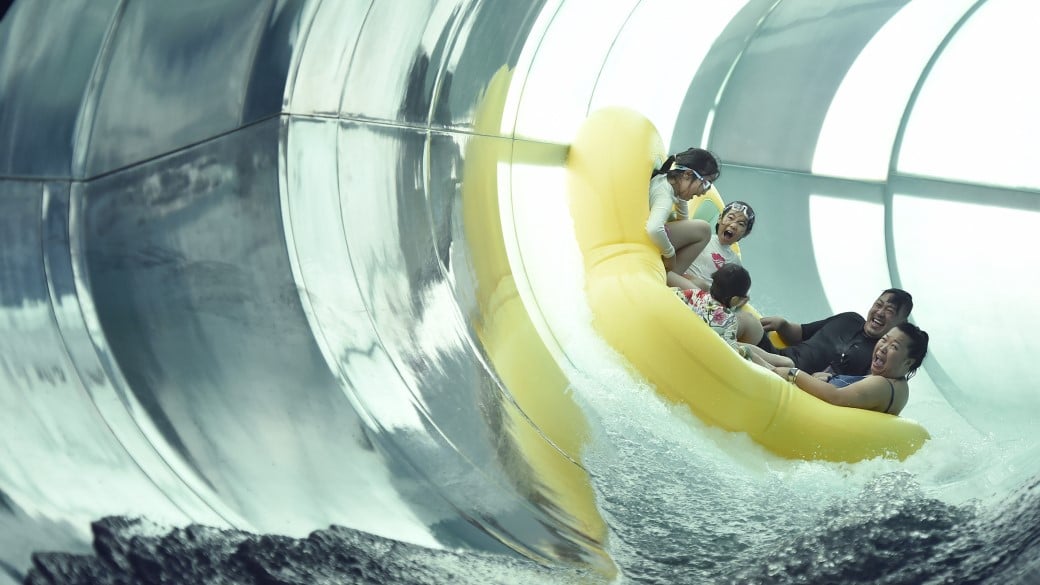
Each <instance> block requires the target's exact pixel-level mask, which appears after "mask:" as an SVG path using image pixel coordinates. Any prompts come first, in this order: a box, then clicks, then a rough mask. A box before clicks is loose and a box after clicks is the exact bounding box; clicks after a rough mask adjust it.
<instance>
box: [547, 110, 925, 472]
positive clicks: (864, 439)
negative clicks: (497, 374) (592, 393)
mask: <svg viewBox="0 0 1040 585" xmlns="http://www.w3.org/2000/svg"><path fill="white" fill-rule="evenodd" d="M663 158H664V147H663V144H662V142H661V137H660V135H659V134H658V132H657V129H656V128H654V126H653V124H652V123H651V122H650V121H649V120H647V119H646V118H645V117H644V116H642V115H641V114H639V113H637V112H634V111H631V110H627V109H623V108H609V109H604V110H600V111H598V112H596V113H594V114H593V115H591V116H590V117H589V119H588V120H587V121H586V122H585V124H584V125H583V127H582V128H581V130H580V132H579V134H578V136H577V138H576V140H575V141H574V143H573V144H572V145H571V150H570V153H569V155H568V160H567V166H568V173H569V189H570V197H571V201H570V205H571V214H572V216H573V218H574V227H575V235H576V237H577V241H578V244H579V246H580V248H581V251H582V254H583V256H584V261H585V278H586V282H585V287H586V295H587V297H588V301H589V306H590V307H591V309H592V314H593V326H594V327H595V329H596V330H597V331H598V332H599V333H600V335H602V336H603V337H604V338H605V339H606V341H607V343H609V344H610V345H611V346H612V347H613V348H614V349H616V350H617V351H618V352H619V353H620V354H621V355H622V356H623V357H624V358H625V359H627V360H628V362H629V363H630V364H631V366H632V367H633V368H634V369H635V370H637V371H638V373H639V374H641V376H642V377H643V378H645V379H646V380H647V381H648V382H649V383H650V384H651V385H653V386H654V387H655V388H656V390H657V392H658V393H659V394H660V395H661V396H663V397H664V398H666V399H668V400H670V401H672V402H676V403H681V404H685V405H686V406H688V407H689V408H690V410H691V411H692V412H693V414H695V415H696V416H697V417H699V418H700V419H701V420H703V421H705V422H706V423H708V424H711V425H714V426H717V427H721V428H723V429H726V430H730V431H738V432H744V433H747V434H748V435H749V436H750V437H751V439H752V440H754V441H755V442H757V443H759V444H760V445H762V446H763V447H765V448H766V449H768V450H769V451H772V452H773V453H776V454H777V455H780V456H781V457H786V458H790V459H821V460H827V461H847V462H855V461H860V460H864V459H870V458H874V457H879V456H882V457H896V458H899V459H904V458H906V457H907V456H908V455H910V454H911V453H913V452H915V451H916V450H917V449H919V448H920V447H921V445H922V444H924V442H925V441H926V440H928V438H929V435H928V432H927V431H926V430H925V429H924V428H923V427H921V426H920V425H919V424H917V423H915V422H913V421H911V420H908V419H905V418H900V417H897V416H893V415H888V414H881V413H877V412H871V411H866V410H860V409H855V408H844V407H839V406H834V405H831V404H828V403H826V402H824V401H822V400H819V399H818V398H816V397H814V396H812V395H810V394H807V393H805V392H803V391H802V390H800V389H799V388H797V387H796V386H794V385H792V384H790V383H788V382H787V381H785V380H783V379H781V378H780V377H778V376H776V375H774V374H772V373H771V372H768V371H766V370H765V369H763V368H759V367H756V366H754V365H752V364H750V363H748V362H746V361H744V360H743V359H741V358H740V357H739V356H738V355H737V353H736V352H734V351H733V350H732V349H731V348H730V347H729V346H728V345H727V344H726V343H725V342H724V341H723V340H722V339H721V338H720V337H719V336H718V335H717V334H715V333H714V332H713V331H712V330H711V329H710V328H709V327H708V326H707V325H705V324H704V322H703V321H701V320H700V319H699V318H698V317H697V315H696V314H694V313H693V312H692V311H690V310H689V309H688V308H687V307H686V306H685V305H684V304H683V303H682V302H681V301H679V300H678V299H677V298H676V297H675V295H674V294H673V293H672V291H671V290H670V289H669V288H668V287H667V286H666V285H665V274H664V267H663V266H662V264H661V260H660V255H659V252H658V250H657V248H656V247H655V246H654V245H653V243H652V242H651V241H650V239H649V237H648V236H647V235H646V230H645V224H646V217H647V213H648V211H649V207H648V199H647V188H648V181H649V177H650V172H651V170H652V167H653V164H654V162H653V161H655V160H656V161H660V160H663Z"/></svg>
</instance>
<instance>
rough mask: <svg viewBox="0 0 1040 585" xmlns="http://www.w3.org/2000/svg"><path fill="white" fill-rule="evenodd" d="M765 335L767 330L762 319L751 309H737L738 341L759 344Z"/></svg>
mask: <svg viewBox="0 0 1040 585" xmlns="http://www.w3.org/2000/svg"><path fill="white" fill-rule="evenodd" d="M763 335H765V331H764V330H763V329H762V322H761V321H759V320H758V319H756V318H755V316H754V315H752V314H751V312H750V311H737V341H739V342H741V343H750V344H751V345H757V344H758V342H759V340H760V339H762V336H763Z"/></svg>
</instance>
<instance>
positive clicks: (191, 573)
mask: <svg viewBox="0 0 1040 585" xmlns="http://www.w3.org/2000/svg"><path fill="white" fill-rule="evenodd" d="M92 529H93V533H94V550H95V554H93V555H74V554H68V553H62V552H50V553H37V554H35V555H33V566H32V569H31V570H30V571H29V574H28V575H27V576H26V579H25V583H27V584H31V585H42V584H55V585H57V584H62V585H79V584H84V585H86V584H91V585H127V584H131V583H133V584H138V583H140V584H145V583H147V584H175V583H176V584H181V583H224V584H264V585H276V584H286V585H288V584H292V585H297V584H301V585H302V584H304V583H308V584H311V583H359V584H361V583H372V584H376V583H379V584H385V583H402V584H404V583H410V584H411V583H414V584H424V583H431V584H433V583H474V584H476V583H546V582H552V583H568V582H573V583H577V582H582V583H590V582H595V581H596V579H595V578H594V577H593V576H591V575H588V574H585V573H581V572H575V571H569V570H564V569H553V568H546V567H542V566H539V565H536V564H534V563H530V562H526V561H524V560H518V559H515V558H512V557H506V556H500V555H491V554H474V553H467V554H465V555H462V554H458V553H455V552H452V551H443V550H434V549H428V548H424V547H420V546H414V545H409V544H405V543H402V542H397V541H393V540H388V539H384V538H380V537H377V536H372V535H370V534H365V533H362V532H358V531H355V530H350V529H348V528H342V527H337V526H333V527H331V528H328V529H325V530H318V531H315V532H313V533H312V534H311V535H310V536H308V537H307V538H302V539H295V538H289V537H284V536H273V535H256V534H250V533H247V532H241V531H235V530H218V529H215V528H208V527H204V526H199V525H192V526H188V527H185V528H175V529H168V528H163V527H161V526H158V525H155V524H153V523H151V522H149V521H147V520H142V519H133V518H125V517H108V518H103V519H101V520H99V521H97V522H94V523H93V524H92Z"/></svg>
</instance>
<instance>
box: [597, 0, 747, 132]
mask: <svg viewBox="0 0 1040 585" xmlns="http://www.w3.org/2000/svg"><path fill="white" fill-rule="evenodd" d="M746 4H747V2H746V0H740V1H733V0H730V1H728V2H721V1H717V2H713V3H712V7H711V10H708V11H699V12H698V13H697V15H696V19H693V18H692V17H690V16H686V15H689V13H690V11H689V3H688V2H684V1H682V0H658V1H654V2H642V3H640V4H639V6H638V7H637V8H636V9H635V10H634V11H633V12H632V16H631V18H629V20H628V22H626V23H625V27H624V29H622V30H621V31H620V33H619V34H618V35H617V38H616V40H615V41H614V44H613V46H612V47H611V48H610V53H609V54H608V55H607V57H606V60H605V62H604V63H603V71H602V74H601V75H600V79H599V81H598V83H597V84H596V93H595V95H594V96H593V98H592V104H591V107H590V108H589V110H590V111H595V110H597V109H599V108H603V107H607V106H611V105H619V104H621V105H626V106H628V107H631V108H633V109H635V110H636V111H638V112H641V113H642V114H643V115H645V116H646V117H647V118H649V119H650V121H652V122H653V123H654V124H655V125H656V126H657V129H658V131H659V132H660V133H661V138H662V140H663V141H664V143H665V144H670V143H671V140H672V131H673V129H674V126H675V120H676V119H677V118H678V116H679V110H680V108H681V107H682V104H683V102H684V101H685V99H686V92H687V90H688V89H689V87H690V80H692V79H693V78H694V76H695V75H696V74H697V70H698V69H699V68H700V67H701V66H702V64H703V63H704V62H705V60H706V58H707V56H708V52H709V51H710V50H711V48H712V45H713V44H714V43H715V42H716V41H717V40H718V38H719V36H720V35H721V33H722V32H723V30H724V29H725V28H726V26H727V25H728V24H729V22H730V21H731V20H732V19H733V17H734V15H736V13H737V12H739V11H740V10H741V9H742V8H743V7H744V6H745V5H746ZM663 15H674V17H673V16H667V17H665V16H663ZM648 39H652V42H647V40H648Z"/></svg>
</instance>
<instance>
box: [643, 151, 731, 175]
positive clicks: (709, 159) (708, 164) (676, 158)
mask: <svg viewBox="0 0 1040 585" xmlns="http://www.w3.org/2000/svg"><path fill="white" fill-rule="evenodd" d="M672 165H680V166H684V167H686V168H688V169H693V170H695V171H697V172H698V173H700V175H701V176H702V177H704V178H708V177H715V179H712V182H715V181H716V180H718V175H719V172H720V171H719V159H718V158H717V157H716V156H715V155H714V154H712V153H711V152H709V151H707V150H704V149H703V148H687V149H686V150H684V151H682V152H680V153H678V154H672V155H669V156H668V158H666V159H665V160H664V162H663V163H662V164H661V168H659V169H654V172H653V173H651V174H650V177H651V178H653V177H656V176H657V175H663V174H666V173H667V174H668V176H669V177H675V176H678V175H681V174H682V173H684V172H685V171H683V170H681V169H674V170H673V169H672Z"/></svg>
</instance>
